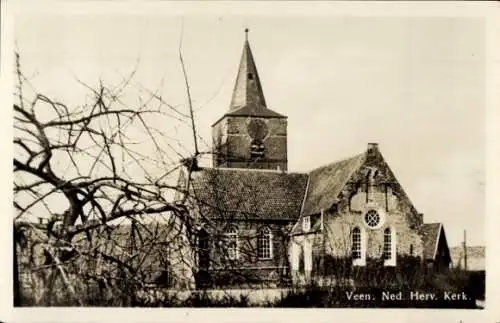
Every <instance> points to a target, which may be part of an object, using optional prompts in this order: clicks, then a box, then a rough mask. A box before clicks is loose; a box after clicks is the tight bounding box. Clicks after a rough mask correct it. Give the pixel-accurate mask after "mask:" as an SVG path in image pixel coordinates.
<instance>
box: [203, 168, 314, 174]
mask: <svg viewBox="0 0 500 323" xmlns="http://www.w3.org/2000/svg"><path fill="white" fill-rule="evenodd" d="M200 169H201V170H223V171H239V172H248V173H251V172H256V173H257V172H261V173H271V174H285V175H309V173H303V172H287V171H283V170H277V169H260V168H240V167H200Z"/></svg>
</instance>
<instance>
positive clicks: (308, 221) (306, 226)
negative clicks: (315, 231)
mask: <svg viewBox="0 0 500 323" xmlns="http://www.w3.org/2000/svg"><path fill="white" fill-rule="evenodd" d="M302 229H303V230H304V231H306V232H307V231H309V229H311V218H310V217H309V216H305V217H304V218H303V219H302Z"/></svg>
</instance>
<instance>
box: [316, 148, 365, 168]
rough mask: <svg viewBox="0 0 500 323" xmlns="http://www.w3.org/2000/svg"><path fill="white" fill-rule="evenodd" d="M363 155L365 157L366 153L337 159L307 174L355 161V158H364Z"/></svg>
mask: <svg viewBox="0 0 500 323" xmlns="http://www.w3.org/2000/svg"><path fill="white" fill-rule="evenodd" d="M365 155H366V152H362V153H359V154H356V155H354V156H351V157H347V158H342V159H338V160H336V161H333V162H330V163H328V164H324V165H321V166H319V167H316V168H314V169H312V170H311V171H309V173H311V172H314V171H316V170H320V169H323V168H327V167H331V166H333V165H335V164H338V163H342V162H345V161H348V160H352V159H355V158H361V157H364V156H365Z"/></svg>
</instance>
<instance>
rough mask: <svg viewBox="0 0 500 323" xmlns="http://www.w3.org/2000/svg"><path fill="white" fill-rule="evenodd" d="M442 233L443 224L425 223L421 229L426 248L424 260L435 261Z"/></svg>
mask: <svg viewBox="0 0 500 323" xmlns="http://www.w3.org/2000/svg"><path fill="white" fill-rule="evenodd" d="M440 232H441V223H424V224H423V225H422V227H421V228H420V235H421V237H422V241H423V247H424V259H432V260H433V259H434V256H435V251H436V246H437V243H438V241H439V233H440Z"/></svg>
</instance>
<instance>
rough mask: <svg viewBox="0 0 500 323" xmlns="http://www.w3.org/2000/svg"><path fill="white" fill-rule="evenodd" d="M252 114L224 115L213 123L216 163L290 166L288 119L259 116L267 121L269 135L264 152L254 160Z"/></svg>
mask: <svg viewBox="0 0 500 323" xmlns="http://www.w3.org/2000/svg"><path fill="white" fill-rule="evenodd" d="M251 119H252V118H251V117H224V118H222V119H221V120H220V121H219V122H218V123H217V124H215V125H214V126H213V127H212V136H213V142H214V148H215V149H214V150H215V151H216V154H214V157H213V165H214V166H215V167H233V168H258V169H277V168H278V167H279V168H280V169H282V170H286V169H287V130H286V129H287V120H286V119H283V118H260V119H261V120H263V121H264V122H265V123H266V124H267V128H268V135H267V136H266V138H265V139H264V140H263V143H264V145H265V156H264V158H260V159H259V160H252V158H251V156H250V145H251V141H252V138H251V137H250V136H249V135H248V131H247V124H248V122H249V121H250V120H251Z"/></svg>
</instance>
